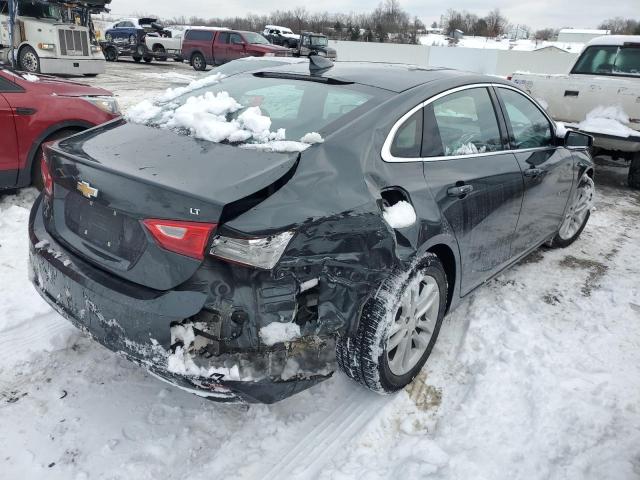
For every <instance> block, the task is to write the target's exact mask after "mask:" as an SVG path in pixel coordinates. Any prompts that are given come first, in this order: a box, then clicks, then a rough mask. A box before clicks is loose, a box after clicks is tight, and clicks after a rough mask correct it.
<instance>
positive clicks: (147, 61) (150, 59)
mask: <svg viewBox="0 0 640 480" xmlns="http://www.w3.org/2000/svg"><path fill="white" fill-rule="evenodd" d="M143 60H144V62H145V63H151V62H152V61H153V57H144V58H143Z"/></svg>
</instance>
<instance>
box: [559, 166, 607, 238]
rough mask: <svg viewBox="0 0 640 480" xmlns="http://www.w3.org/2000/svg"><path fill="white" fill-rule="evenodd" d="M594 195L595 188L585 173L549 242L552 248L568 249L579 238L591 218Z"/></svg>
mask: <svg viewBox="0 0 640 480" xmlns="http://www.w3.org/2000/svg"><path fill="white" fill-rule="evenodd" d="M595 193H596V186H595V183H594V182H593V179H592V178H591V177H589V175H587V174H586V173H585V174H583V175H582V178H581V179H580V182H579V183H578V187H577V188H576V191H575V193H574V195H573V198H572V199H571V200H569V205H567V211H566V213H565V217H564V221H563V222H562V225H560V229H559V230H558V233H557V234H556V236H555V237H554V238H553V240H552V241H551V246H552V247H560V248H565V247H568V246H569V245H571V244H572V243H573V242H575V241H576V240H577V239H578V237H580V234H581V233H582V231H583V230H584V227H586V226H587V222H588V221H589V217H590V216H591V207H592V206H593V201H594V198H595Z"/></svg>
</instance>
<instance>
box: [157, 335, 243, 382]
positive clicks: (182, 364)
mask: <svg viewBox="0 0 640 480" xmlns="http://www.w3.org/2000/svg"><path fill="white" fill-rule="evenodd" d="M195 340H196V334H195V332H194V331H193V325H191V324H186V325H175V326H173V327H171V344H172V345H175V344H176V343H182V345H179V346H177V347H176V348H175V351H174V352H173V353H172V354H170V355H169V356H168V357H167V370H168V371H169V372H171V373H176V374H178V375H189V376H196V377H207V378H209V377H211V376H213V375H223V378H224V379H225V380H240V370H239V367H238V366H237V365H232V366H231V367H229V368H227V367H209V368H205V367H201V366H198V365H196V363H195V362H194V361H193V355H192V354H191V353H190V349H191V348H192V347H193V345H194V343H195Z"/></svg>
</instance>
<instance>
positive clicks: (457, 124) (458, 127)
mask: <svg viewBox="0 0 640 480" xmlns="http://www.w3.org/2000/svg"><path fill="white" fill-rule="evenodd" d="M432 105H433V113H434V116H435V122H436V125H437V128H438V132H439V134H440V138H441V140H442V147H443V153H444V155H445V156H453V155H473V154H476V153H486V152H495V151H498V150H502V141H501V137H500V129H499V128H498V120H497V118H496V114H495V110H494V109H493V103H492V102H491V97H490V96H489V92H488V91H487V89H486V88H472V89H468V90H462V91H460V92H456V93H452V94H450V95H447V96H445V97H442V98H440V99H438V100H436V101H435V102H433V104H432Z"/></svg>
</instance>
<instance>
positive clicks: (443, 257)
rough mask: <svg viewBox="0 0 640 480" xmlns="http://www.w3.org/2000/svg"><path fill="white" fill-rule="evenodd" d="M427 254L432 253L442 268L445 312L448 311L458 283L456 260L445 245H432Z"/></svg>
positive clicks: (451, 251)
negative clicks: (445, 279)
mask: <svg viewBox="0 0 640 480" xmlns="http://www.w3.org/2000/svg"><path fill="white" fill-rule="evenodd" d="M427 252H429V253H433V254H434V255H435V256H436V257H438V260H440V263H442V267H443V268H444V272H445V274H446V276H447V285H448V288H447V311H449V309H450V308H451V304H452V301H453V293H454V291H455V290H456V285H457V281H458V278H457V277H458V260H457V258H456V256H455V254H454V253H453V249H452V248H451V247H450V246H449V245H447V244H445V243H438V244H436V245H433V246H431V247H429V249H428V250H427Z"/></svg>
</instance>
